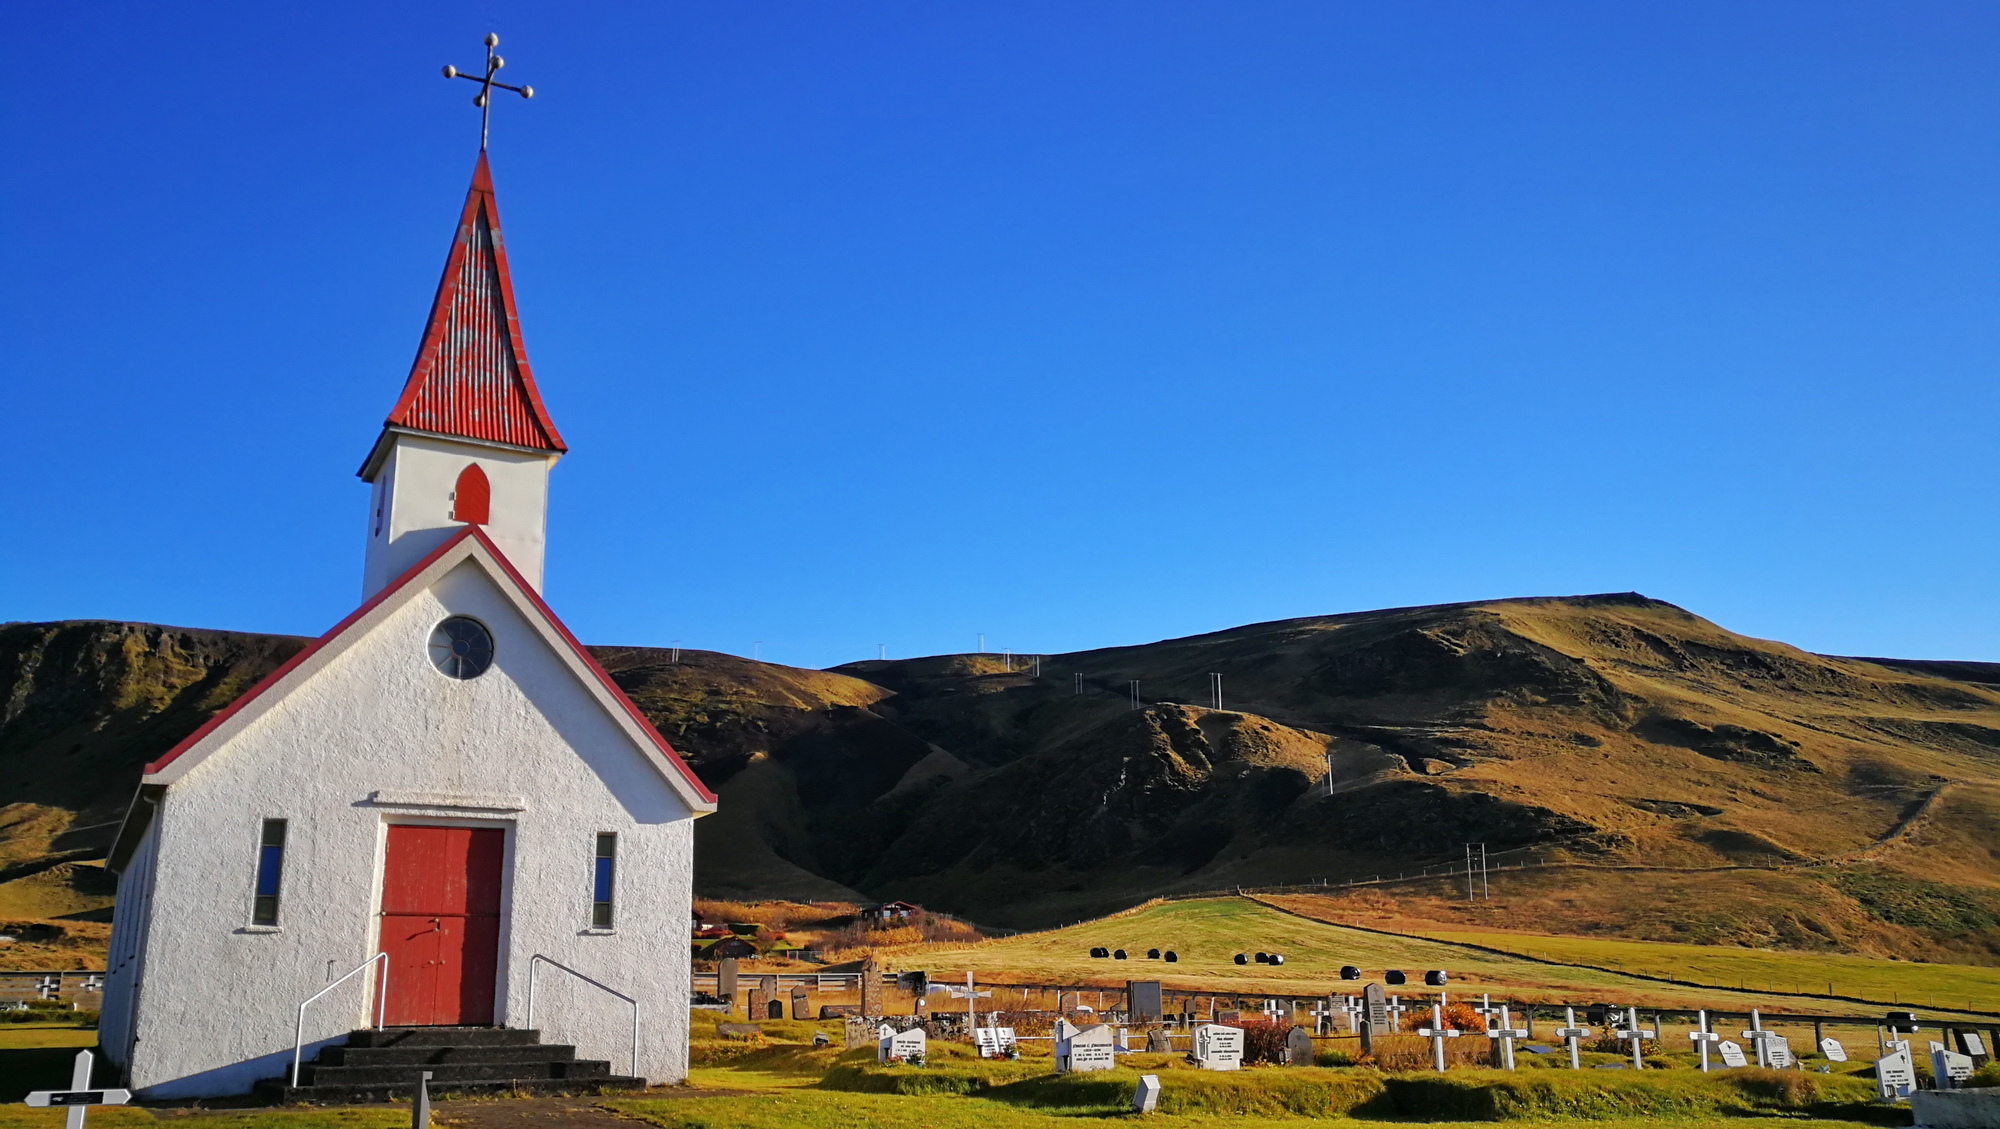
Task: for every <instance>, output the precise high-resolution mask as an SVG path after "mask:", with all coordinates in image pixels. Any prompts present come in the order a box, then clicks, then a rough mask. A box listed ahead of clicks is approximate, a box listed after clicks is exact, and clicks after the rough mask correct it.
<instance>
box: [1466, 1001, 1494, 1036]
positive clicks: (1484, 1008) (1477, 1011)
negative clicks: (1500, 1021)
mask: <svg viewBox="0 0 2000 1129" xmlns="http://www.w3.org/2000/svg"><path fill="white" fill-rule="evenodd" d="M1472 1011H1473V1014H1474V1015H1477V1016H1478V1017H1479V1018H1481V1019H1483V1020H1485V1021H1486V1030H1487V1032H1488V1033H1489V1034H1490V1033H1491V1032H1492V1030H1493V1020H1494V1019H1495V1018H1497V1017H1498V1016H1499V1014H1500V1009H1499V1008H1496V1007H1494V1006H1493V997H1492V996H1491V995H1489V994H1482V995H1481V996H1480V997H1479V1006H1478V1007H1476V1008H1473V1009H1472Z"/></svg>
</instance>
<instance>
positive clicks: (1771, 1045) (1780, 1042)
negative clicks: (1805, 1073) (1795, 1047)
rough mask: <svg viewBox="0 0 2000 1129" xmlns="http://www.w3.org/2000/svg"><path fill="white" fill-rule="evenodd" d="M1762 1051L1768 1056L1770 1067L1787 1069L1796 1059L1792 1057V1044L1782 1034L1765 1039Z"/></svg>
mask: <svg viewBox="0 0 2000 1129" xmlns="http://www.w3.org/2000/svg"><path fill="white" fill-rule="evenodd" d="M1764 1053H1765V1054H1766V1056H1768V1058H1769V1060H1770V1063H1771V1069H1773V1070H1786V1069H1789V1068H1790V1067H1791V1066H1792V1065H1793V1064H1794V1063H1795V1062H1797V1061H1798V1060H1796V1059H1794V1058H1793V1057H1792V1044H1791V1043H1790V1042H1789V1041H1787V1040H1786V1038H1785V1037H1784V1036H1783V1035H1773V1036H1771V1038H1770V1039H1769V1040H1767V1045H1766V1047H1765V1049H1764Z"/></svg>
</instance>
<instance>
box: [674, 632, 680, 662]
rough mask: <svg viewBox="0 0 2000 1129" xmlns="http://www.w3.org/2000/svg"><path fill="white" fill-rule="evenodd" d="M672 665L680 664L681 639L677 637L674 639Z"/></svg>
mask: <svg viewBox="0 0 2000 1129" xmlns="http://www.w3.org/2000/svg"><path fill="white" fill-rule="evenodd" d="M674 665H675V666H679V665H681V641H680V640H679V639H676V640H674Z"/></svg>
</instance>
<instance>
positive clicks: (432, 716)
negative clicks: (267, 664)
mask: <svg viewBox="0 0 2000 1129" xmlns="http://www.w3.org/2000/svg"><path fill="white" fill-rule="evenodd" d="M405 453H407V452H405ZM456 473H457V471H456V468H455V467H454V469H453V470H452V476H453V477H455V476H456ZM489 473H491V472H490V471H489ZM501 496H502V488H501V484H500V481H499V479H498V477H497V476H496V478H495V483H494V498H495V504H496V507H497V505H498V504H499V499H500V497H501ZM399 598H400V597H399ZM454 614H462V615H470V616H473V617H475V618H477V619H479V620H480V621H481V622H483V623H485V624H486V625H487V627H488V628H489V629H490V630H491V631H492V632H493V635H494V638H495V642H496V646H495V658H494V663H493V666H492V668H491V669H489V670H488V671H487V672H486V673H485V674H483V675H481V676H480V677H478V678H474V679H471V680H468V681H457V680H454V679H450V678H447V677H445V676H444V675H442V674H440V673H439V672H438V671H437V670H436V669H435V668H434V667H432V665H431V663H430V660H429V658H428V655H427V651H426V646H427V643H428V640H429V636H430V633H431V630H432V628H433V627H434V626H435V625H436V624H437V622H438V621H439V620H441V619H443V618H444V617H446V616H447V615H454ZM274 692H275V691H274ZM377 790H386V791H390V792H395V791H402V792H422V793H442V794H448V795H455V796H460V797H475V798H476V797H488V798H490V797H496V796H518V797H522V798H524V806H525V810H522V811H518V812H506V813H502V812H491V811H488V812H482V811H478V810H468V809H467V808H464V807H449V806H442V805H440V806H429V807H422V806H389V805H384V804H382V803H378V802H373V801H371V799H370V795H371V793H373V792H376V791H377ZM267 818H282V819H285V820H288V821H289V826H288V828H287V835H286V843H285V860H284V874H283V885H282V888H281V895H280V897H281V908H280V915H279V925H278V926H277V928H276V929H275V930H260V929H258V928H257V927H253V926H251V925H250V915H251V900H252V886H253V882H254V878H255V874H256V860H257V847H258V834H259V828H260V825H261V821H262V820H264V819H267ZM424 822H443V823H453V824H461V825H472V826H487V827H500V828H503V829H504V830H505V831H506V832H507V878H506V881H505V884H504V886H503V902H502V910H501V914H502V916H501V942H500V949H501V952H500V977H499V979H500V984H499V987H498V991H497V993H496V1014H497V1016H498V1017H499V1018H500V1022H502V1023H504V1024H505V1025H507V1026H514V1027H519V1026H525V1024H526V1008H527V983H528V981H527V978H528V968H529V958H530V957H531V956H532V955H533V954H535V953H542V954H545V955H547V956H550V957H552V958H554V959H556V960H560V961H562V962H563V963H565V964H568V965H571V966H572V967H575V968H576V969H578V970H580V971H582V972H585V973H588V974H589V975H591V976H594V977H596V978H597V979H599V980H602V981H603V982H605V983H606V984H609V985H611V986H612V987H614V988H618V989H619V990H621V991H624V992H625V993H626V994H628V995H632V996H636V997H638V999H639V1000H640V1002H641V1007H642V1009H643V1010H642V1014H643V1018H644V1024H643V1027H642V1031H641V1046H640V1061H639V1071H640V1073H641V1074H642V1075H644V1076H645V1077H647V1078H648V1079H650V1080H652V1081H654V1082H656V1083H658V1082H676V1081H679V1080H680V1079H681V1078H682V1077H684V1075H685V1073H686V1067H687V1004H688V998H689V969H688V958H687V940H686V938H687V922H688V911H689V905H690V900H691V898H692V894H693V891H692V880H693V847H694V841H693V821H692V818H691V815H690V811H689V808H688V807H687V806H686V804H685V803H683V802H682V800H681V799H680V798H679V796H678V795H677V794H676V793H675V791H674V790H673V788H672V787H670V786H669V785H668V783H667V782H666V781H665V780H664V779H663V778H662V777H661V775H660V770H659V769H658V768H657V767H655V764H654V763H653V762H651V761H649V760H648V757H647V754H645V753H643V752H642V751H641V750H640V749H639V748H638V747H636V746H635V744H634V742H633V740H632V739H631V737H629V736H628V734H627V732H626V731H625V730H623V729H621V728H620V727H619V726H618V725H617V724H616V723H614V721H613V719H612V718H611V717H610V716H607V714H606V712H605V710H604V708H603V706H602V705H601V704H600V702H599V701H598V700H597V699H596V698H594V697H592V696H591V694H590V693H589V692H587V691H586V689H585V687H584V686H583V685H582V684H581V683H580V682H579V681H578V679H577V677H576V675H575V674H573V673H572V671H571V670H570V668H569V667H567V666H565V665H564V664H563V662H562V661H561V660H560V659H559V657H558V656H557V654H556V653H555V652H554V651H553V650H552V649H550V648H549V647H548V646H547V645H546V644H545V642H544V640H543V638H542V637H541V636H540V635H538V634H537V633H536V632H535V630H534V629H532V628H531V626H530V625H529V623H528V622H527V621H526V620H525V619H524V618H523V616H522V615H521V614H519V613H518V612H517V611H516V609H515V605H514V604H513V603H511V602H510V601H509V600H508V599H507V598H506V596H505V595H504V594H503V593H502V591H501V590H500V588H499V587H498V586H497V585H496V583H495V581H494V580H493V579H492V578H491V577H489V575H488V574H487V573H486V571H485V566H484V565H483V564H481V563H480V562H479V561H478V560H476V559H468V560H466V561H465V562H463V563H461V564H459V565H458V566H457V567H455V568H453V569H452V570H451V571H450V572H449V573H446V574H445V575H444V576H443V577H441V578H440V579H439V580H438V581H437V582H436V583H434V584H433V585H432V586H431V587H430V588H428V589H426V590H424V591H421V592H418V593H416V594H415V595H414V596H413V597H411V598H410V599H409V601H408V603H406V604H404V605H402V606H400V607H398V608H396V609H395V610H394V611H393V612H392V613H390V614H389V615H388V617H387V618H386V619H384V620H382V621H381V622H380V623H379V624H377V625H376V626H375V627H374V628H373V629H371V630H369V631H368V633H367V634H366V635H365V636H364V637H362V638H361V639H360V640H359V641H358V642H356V643H355V644H354V645H353V646H351V647H349V648H348V649H346V650H345V651H343V652H341V653H339V654H338V655H337V656H336V657H334V658H332V659H331V660H330V661H329V662H328V663H327V665H325V666H324V667H323V668H322V669H320V670H319V671H318V672H317V673H316V674H314V675H313V676H312V677H311V678H309V679H308V680H307V681H305V682H304V683H303V684H301V685H300V686H298V687H297V688H296V689H294V690H293V691H292V692H291V693H289V694H288V695H286V696H285V697H284V698H283V699H282V700H280V701H278V702H277V703H276V704H275V705H273V706H272V707H271V708H270V709H269V710H268V711H267V712H265V713H264V714H263V715H262V716H260V717H258V718H257V719H256V720H255V721H253V722H251V723H250V724H248V726H247V727H246V728H244V729H243V730H242V731H241V732H239V733H237V734H236V735H235V736H234V737H233V738H230V739H229V740H228V742H227V744H225V745H223V746H222V747H221V748H219V749H218V750H217V751H215V752H214V753H213V754H212V755H210V756H209V757H208V758H207V759H205V760H203V761H201V762H200V763H198V764H196V765H194V767H193V768H192V769H190V770H189V771H188V772H187V773H186V775H185V776H183V777H181V778H180V779H178V780H176V781H174V782H173V783H172V784H171V785H170V786H169V788H168V791H167V792H166V794H165V796H164V797H162V799H161V800H160V803H159V807H158V810H157V813H156V816H155V820H154V826H153V832H152V834H154V835H155V836H157V841H158V842H157V851H158V856H157V873H156V877H155V880H154V881H155V886H156V888H155V891H154V896H153V899H152V915H151V916H152V920H151V923H150V927H149V928H148V929H146V930H145V952H144V965H143V967H144V980H143V984H142V987H141V989H140V991H139V992H138V994H137V1007H136V1025H135V1026H136V1034H137V1043H136V1045H135V1047H134V1049H133V1052H132V1061H131V1074H130V1079H131V1084H132V1085H133V1087H134V1088H135V1089H139V1090H142V1091H143V1092H144V1093H145V1094H146V1096H149V1097H181V1096H196V1095H219V1094H227V1093H239V1092H242V1091H244V1090H246V1089H248V1088H249V1086H250V1085H251V1084H252V1083H253V1082H254V1081H255V1080H257V1079H258V1078H264V1077H275V1076H277V1075H278V1074H280V1073H281V1072H282V1069H283V1066H284V1063H285V1062H286V1060H287V1059H288V1057H289V1054H290V1051H291V1046H292V1038H293V1036H292V1029H293V1021H294V1016H295V1014H296V1009H297V1007H298V1004H299V1002H300V1001H301V1000H304V999H305V998H306V997H307V996H310V995H311V994H312V993H314V992H316V991H318V990H319V989H320V988H322V987H324V986H325V985H326V984H327V983H328V981H329V979H330V977H329V968H331V969H333V975H338V974H339V973H342V972H345V971H347V970H348V969H350V968H352V967H354V966H355V965H357V964H359V963H360V962H361V961H363V960H365V959H366V958H367V957H368V956H369V955H371V954H372V953H374V952H375V951H376V950H377V945H376V932H377V917H376V910H377V908H378V905H379V899H380V895H381V876H382V862H383V848H384V843H385V841H386V828H387V827H388V825H389V824H391V823H424ZM601 831H615V832H617V833H618V835H619V848H618V850H619V859H618V866H617V871H616V873H617V879H616V882H617V889H616V892H615V905H616V913H617V920H616V927H615V929H614V930H613V931H611V932H609V933H598V932H595V931H593V930H591V929H590V928H589V925H590V900H591V891H592V886H591V877H592V868H593V865H594V864H593V858H594V853H595V836H596V834H597V833H598V832H601ZM135 861H136V860H135ZM131 869H132V868H131V867H129V866H128V868H127V870H128V873H129V872H130V871H131ZM128 881H129V880H128ZM127 912H128V907H127V905H126V904H125V903H124V902H123V901H122V900H121V902H120V906H119V913H120V915H121V917H122V916H123V915H125V914H126V913H127ZM360 979H361V978H358V977H357V978H356V981H351V982H350V983H349V985H346V986H343V987H342V988H340V989H338V990H336V991H335V992H334V993H332V994H331V995H329V996H328V997H327V998H326V999H324V1000H322V1001H321V1002H320V1003H319V1004H317V1005H315V1006H314V1009H313V1010H312V1011H311V1012H310V1013H309V1015H308V1021H307V1029H306V1038H307V1039H308V1041H309V1044H310V1041H312V1040H327V1039H334V1038H337V1037H339V1036H341V1035H343V1034H344V1033H345V1032H347V1031H349V1030H350V1029H352V1028H355V1027H359V1026H364V1025H365V1024H366V1022H367V1017H368V1016H369V1015H370V1014H371V1006H372V1005H371V1003H370V997H369V993H368V992H367V991H365V990H363V989H362V988H361V987H359V986H358V981H359V980H360ZM556 979H565V980H566V979H567V978H566V977H551V976H549V975H548V972H547V970H546V969H544V972H543V975H542V985H543V987H542V989H541V990H540V991H539V992H538V1003H537V1015H536V1020H537V1025H538V1026H539V1027H541V1028H542V1029H543V1031H544V1032H545V1035H544V1039H545V1041H548V1042H569V1043H575V1044H576V1045H577V1047H578V1053H579V1055H580V1056H581V1057H585V1058H601V1059H609V1060H610V1061H611V1063H612V1067H613V1070H614V1072H616V1073H623V1072H624V1071H625V1069H626V1068H627V1060H628V1056H629V1040H630V1011H629V1009H628V1007H627V1005H625V1004H623V1003H621V1002H619V1001H617V1000H614V999H611V998H610V997H607V996H603V995H602V994H601V993H598V992H596V991H595V990H591V989H584V990H582V991H578V990H576V987H575V986H572V985H568V984H558V983H554V981H555V980H556ZM310 1053H311V1048H310V1045H309V1048H308V1054H310Z"/></svg>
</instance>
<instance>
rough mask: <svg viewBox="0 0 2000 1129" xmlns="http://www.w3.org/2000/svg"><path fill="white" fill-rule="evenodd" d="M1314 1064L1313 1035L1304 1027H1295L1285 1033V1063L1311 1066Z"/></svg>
mask: <svg viewBox="0 0 2000 1129" xmlns="http://www.w3.org/2000/svg"><path fill="white" fill-rule="evenodd" d="M1312 1064H1313V1037H1312V1035H1311V1033H1309V1032H1308V1031H1307V1030H1306V1029H1305V1028H1303V1027H1294V1028H1292V1029H1291V1030H1290V1031H1288V1032H1286V1033H1285V1065H1286V1066H1311V1065H1312Z"/></svg>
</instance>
